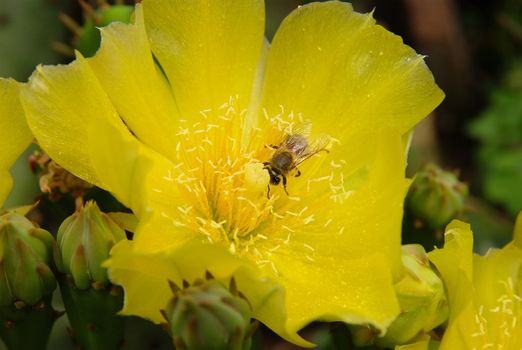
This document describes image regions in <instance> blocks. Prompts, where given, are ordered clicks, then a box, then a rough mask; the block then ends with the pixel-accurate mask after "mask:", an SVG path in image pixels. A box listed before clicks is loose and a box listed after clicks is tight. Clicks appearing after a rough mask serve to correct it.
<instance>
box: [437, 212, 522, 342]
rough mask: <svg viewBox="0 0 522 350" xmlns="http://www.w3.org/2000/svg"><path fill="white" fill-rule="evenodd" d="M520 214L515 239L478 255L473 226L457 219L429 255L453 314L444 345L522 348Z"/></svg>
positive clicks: (451, 314)
mask: <svg viewBox="0 0 522 350" xmlns="http://www.w3.org/2000/svg"><path fill="white" fill-rule="evenodd" d="M521 217H522V215H521V214H519V217H518V220H517V225H516V228H515V234H514V241H513V242H511V243H509V244H508V245H506V246H505V247H503V248H502V249H491V250H490V251H489V252H488V253H487V254H486V255H485V256H479V255H473V251H472V247H473V236H472V232H471V230H470V227H469V225H467V224H464V223H462V222H458V221H454V222H452V223H450V224H449V225H448V227H447V229H446V235H445V237H446V243H445V245H444V248H443V249H438V250H434V251H432V252H431V253H430V254H429V258H430V260H431V261H432V262H433V263H434V264H435V266H436V267H437V269H438V270H439V271H440V273H441V275H442V278H443V280H444V283H445V284H446V287H447V290H448V298H449V301H450V317H449V323H448V326H447V329H446V331H445V333H444V336H443V339H442V341H441V344H440V348H439V349H448V350H449V349H472V348H477V349H481V348H503V349H519V348H521V347H522V334H521V333H520V322H521V321H522V279H521V276H522V275H521V272H522V250H521V249H520V248H519V246H520V237H519V236H517V232H518V230H520V226H519V223H520V218H521Z"/></svg>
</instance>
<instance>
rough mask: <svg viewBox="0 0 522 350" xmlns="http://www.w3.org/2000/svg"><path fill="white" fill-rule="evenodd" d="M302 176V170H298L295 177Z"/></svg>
mask: <svg viewBox="0 0 522 350" xmlns="http://www.w3.org/2000/svg"><path fill="white" fill-rule="evenodd" d="M299 176H301V170H299V169H297V174H295V175H294V177H299Z"/></svg>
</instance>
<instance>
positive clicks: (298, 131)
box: [286, 120, 312, 137]
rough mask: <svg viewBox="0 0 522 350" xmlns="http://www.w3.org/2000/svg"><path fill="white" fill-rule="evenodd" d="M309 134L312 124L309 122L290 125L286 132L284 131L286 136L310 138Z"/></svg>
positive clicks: (304, 121)
mask: <svg viewBox="0 0 522 350" xmlns="http://www.w3.org/2000/svg"><path fill="white" fill-rule="evenodd" d="M311 132H312V122H311V121H310V120H303V121H300V122H296V123H292V124H291V126H290V127H289V128H288V130H286V133H287V135H301V136H305V137H308V136H310V134H311Z"/></svg>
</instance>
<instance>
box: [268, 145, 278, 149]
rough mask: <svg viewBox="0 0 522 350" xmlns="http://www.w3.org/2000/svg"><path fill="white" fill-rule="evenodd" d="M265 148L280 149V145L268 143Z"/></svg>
mask: <svg viewBox="0 0 522 350" xmlns="http://www.w3.org/2000/svg"><path fill="white" fill-rule="evenodd" d="M265 148H270V149H278V148H279V146H276V145H271V144H267V145H265Z"/></svg>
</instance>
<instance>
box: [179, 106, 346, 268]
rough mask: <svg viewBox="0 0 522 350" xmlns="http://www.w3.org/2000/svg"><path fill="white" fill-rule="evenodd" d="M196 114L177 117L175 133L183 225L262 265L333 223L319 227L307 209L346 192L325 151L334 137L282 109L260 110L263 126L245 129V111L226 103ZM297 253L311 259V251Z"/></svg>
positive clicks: (340, 176)
mask: <svg viewBox="0 0 522 350" xmlns="http://www.w3.org/2000/svg"><path fill="white" fill-rule="evenodd" d="M200 115H201V117H200V120H199V121H198V122H196V123H189V122H188V121H185V120H181V121H180V124H181V125H180V127H179V132H178V133H177V138H178V139H177V140H178V141H177V144H176V158H177V165H176V167H177V169H178V170H179V176H178V177H177V182H178V183H179V184H180V189H181V196H182V199H183V200H182V202H183V203H184V205H182V206H179V207H178V208H177V209H178V210H179V212H180V213H181V215H182V216H183V217H182V218H181V219H182V220H181V222H183V226H184V227H188V228H189V229H190V230H191V231H193V232H197V233H198V234H199V235H203V237H204V238H205V239H206V240H208V241H209V242H212V243H223V244H225V245H226V246H227V247H228V249H229V250H230V251H231V252H232V253H236V254H240V255H251V256H252V258H253V260H255V261H256V262H258V263H260V264H261V262H262V261H264V258H266V253H267V252H270V251H272V250H274V249H278V248H279V247H281V246H283V245H285V244H288V241H289V240H290V239H291V238H292V235H293V234H294V233H296V232H298V231H300V230H302V228H303V227H304V226H306V225H311V224H312V223H314V224H319V225H320V226H321V227H322V229H323V230H324V227H326V226H328V225H329V224H330V223H331V221H332V220H328V219H324V220H322V221H321V222H319V223H317V222H316V221H317V220H316V213H314V211H313V210H311V208H310V207H309V206H308V205H307V204H309V200H308V199H309V198H314V201H316V202H317V201H318V200H320V199H321V198H327V199H328V200H334V201H335V200H338V199H339V198H340V197H342V196H345V195H347V191H346V190H345V188H344V184H343V179H342V174H340V175H339V169H340V168H342V164H341V163H339V164H337V163H336V162H334V161H332V159H333V158H331V154H330V149H331V148H332V145H333V143H334V139H333V138H331V137H328V136H315V137H314V135H312V134H311V132H310V129H311V124H310V123H307V122H305V121H303V120H302V118H301V116H300V115H294V114H293V113H288V114H285V113H284V111H283V110H282V111H281V113H280V114H278V115H275V116H268V115H267V113H264V115H263V116H261V117H260V119H261V121H260V122H259V123H258V124H259V125H261V127H260V128H255V127H253V128H250V130H248V129H247V126H248V125H247V124H248V122H247V119H248V117H247V113H246V111H245V110H240V109H239V108H237V103H236V101H234V100H232V99H231V101H229V102H228V103H226V104H223V105H222V106H221V107H220V108H219V109H218V110H215V111H213V110H205V111H201V112H200ZM336 172H337V173H336ZM178 214H179V213H178ZM177 216H179V215H177ZM338 229H339V230H342V228H338ZM303 249H305V250H307V251H308V252H309V254H307V256H309V257H310V259H313V254H312V253H313V248H312V247H309V246H308V247H305V245H303Z"/></svg>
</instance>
